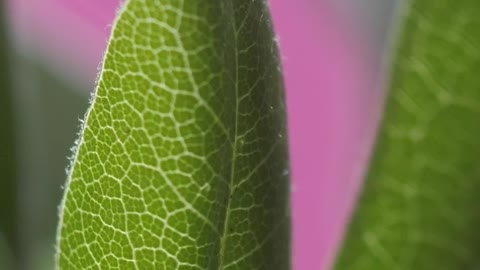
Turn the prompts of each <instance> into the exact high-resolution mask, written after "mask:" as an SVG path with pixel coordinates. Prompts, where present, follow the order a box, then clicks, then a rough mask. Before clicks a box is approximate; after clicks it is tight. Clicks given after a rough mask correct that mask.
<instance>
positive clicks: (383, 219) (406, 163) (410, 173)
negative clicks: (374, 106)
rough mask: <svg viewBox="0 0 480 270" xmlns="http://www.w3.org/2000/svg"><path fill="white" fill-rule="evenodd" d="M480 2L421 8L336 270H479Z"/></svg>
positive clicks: (403, 42)
mask: <svg viewBox="0 0 480 270" xmlns="http://www.w3.org/2000/svg"><path fill="white" fill-rule="evenodd" d="M479 11H480V2H479V1H477V0H457V1H451V0H438V1H420V0H418V1H413V2H411V5H410V6H409V9H408V12H407V13H408V15H407V17H406V18H405V20H406V21H405V24H404V28H403V33H402V35H401V37H400V39H399V45H398V49H397V52H396V53H397V54H396V58H395V61H394V66H393V69H392V71H393V74H392V78H391V86H390V88H391V89H390V94H389V98H388V100H387V104H386V112H385V115H384V121H383V126H382V127H381V131H380V134H379V138H378V141H377V147H376V151H375V153H374V157H373V161H372V163H371V167H370V171H369V174H368V177H367V179H366V183H365V186H364V190H363V192H362V194H361V196H360V201H359V202H358V206H357V209H356V211H355V214H354V217H353V220H352V221H351V224H350V227H349V230H348V233H347V236H346V239H345V241H344V243H343V248H342V249H341V250H340V254H339V257H338V260H337V264H336V267H335V269H338V270H355V269H362V270H364V269H371V270H375V269H392V270H403V269H405V270H407V269H408V270H410V269H415V270H426V269H432V270H433V269H435V270H442V269H445V270H447V269H448V270H451V269H456V270H462V269H477V268H478V267H479V265H480V261H479V259H478V258H479V254H480V231H479V228H480V196H479V195H478V194H479V193H480V159H479V157H480V139H479V138H480V76H479V75H478V72H479V70H480V35H479V32H478V31H479V29H480V16H479V14H478V12H479Z"/></svg>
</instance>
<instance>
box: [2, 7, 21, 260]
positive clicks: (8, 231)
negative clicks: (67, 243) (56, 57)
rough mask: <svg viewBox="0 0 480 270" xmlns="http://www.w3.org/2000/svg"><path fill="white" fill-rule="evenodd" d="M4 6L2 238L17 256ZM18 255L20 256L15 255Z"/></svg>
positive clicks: (11, 109)
mask: <svg viewBox="0 0 480 270" xmlns="http://www.w3.org/2000/svg"><path fill="white" fill-rule="evenodd" d="M3 5H4V3H3V2H2V1H0V125H1V127H0V234H2V233H3V235H4V236H5V242H6V244H8V246H9V247H10V249H12V250H13V252H14V253H17V252H18V232H17V220H18V218H17V196H16V194H17V172H16V170H17V167H16V166H17V162H16V161H17V160H16V159H17V155H16V148H15V141H16V140H15V123H14V115H13V97H12V95H13V93H12V91H11V82H10V71H9V59H8V58H9V54H8V52H7V51H8V50H9V49H10V46H9V44H8V41H7V33H6V27H5V25H6V19H5V14H4V6H3ZM15 255H18V254H15Z"/></svg>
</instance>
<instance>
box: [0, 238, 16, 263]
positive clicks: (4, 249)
mask: <svg viewBox="0 0 480 270" xmlns="http://www.w3.org/2000/svg"><path fill="white" fill-rule="evenodd" d="M0 269H5V270H8V269H14V268H13V258H12V254H11V250H10V247H9V245H8V244H7V242H6V241H5V238H4V237H3V234H2V233H0Z"/></svg>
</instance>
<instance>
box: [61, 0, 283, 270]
mask: <svg viewBox="0 0 480 270" xmlns="http://www.w3.org/2000/svg"><path fill="white" fill-rule="evenodd" d="M277 58H278V57H277V48H276V43H275V41H274V38H273V33H272V29H271V22H270V18H269V15H268V9H267V6H266V1H264V0H262V1H260V0H253V1H245V0H222V1H178V0H171V1H160V0H128V1H126V3H125V4H124V6H123V7H122V8H121V10H120V12H119V15H118V18H117V20H116V22H115V24H114V27H113V32H112V36H111V38H110V42H109V45H108V49H107V53H106V56H105V60H104V63H103V68H102V73H101V75H100V79H99V83H98V87H97V90H96V95H95V97H94V99H93V103H92V106H91V108H90V110H89V111H88V113H87V116H86V121H85V124H84V127H83V129H82V132H81V138H80V141H79V142H78V149H77V152H76V154H75V157H74V160H73V165H72V170H71V172H70V175H69V181H68V184H67V190H66V194H65V198H64V202H63V205H62V207H61V211H62V216H61V221H60V226H59V234H58V254H57V267H58V268H59V269H119V268H120V269H169V270H170V269H288V268H289V207H288V163H287V147H286V134H285V116H284V114H285V112H284V110H285V106H284V98H283V95H284V94H283V90H282V80H281V74H280V68H279V63H278V59H277Z"/></svg>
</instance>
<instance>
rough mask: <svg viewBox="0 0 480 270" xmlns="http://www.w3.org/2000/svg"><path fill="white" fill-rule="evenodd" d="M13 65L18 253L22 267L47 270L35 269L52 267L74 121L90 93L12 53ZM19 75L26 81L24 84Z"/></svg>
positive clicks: (38, 64)
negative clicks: (17, 156)
mask: <svg viewBox="0 0 480 270" xmlns="http://www.w3.org/2000/svg"><path fill="white" fill-rule="evenodd" d="M15 62H16V69H15V70H14V71H15V76H14V86H15V91H16V93H17V94H16V95H15V96H16V99H17V102H18V104H19V106H17V110H16V111H15V114H16V116H17V120H18V125H19V134H18V141H19V142H20V145H19V157H20V159H19V160H20V162H19V167H20V173H19V177H18V181H19V188H20V189H21V193H20V198H19V213H20V214H19V215H20V220H21V221H22V222H21V224H19V230H20V231H21V232H22V238H21V247H22V255H24V257H25V261H26V263H25V269H51V267H50V268H48V267H42V268H39V267H38V265H39V264H41V265H50V266H52V267H53V264H52V263H53V254H54V243H55V232H56V228H57V221H58V205H59V204H60V200H61V196H62V193H63V191H62V186H63V185H64V183H65V181H66V173H65V169H66V167H67V165H68V164H69V161H68V157H70V156H71V151H70V148H71V147H72V146H73V145H74V141H75V139H76V137H77V132H78V130H79V124H80V121H79V119H81V118H83V115H84V113H85V112H86V109H87V105H88V93H89V91H87V90H89V89H80V88H86V87H88V86H82V85H78V84H74V83H72V82H68V81H65V80H64V76H62V74H58V73H53V72H52V71H51V70H50V69H49V68H47V67H45V66H44V65H42V64H40V63H38V62H37V61H36V60H35V59H32V58H29V57H23V56H18V55H17V56H16V59H15ZM23 76H27V77H28V78H29V80H27V81H26V80H23V79H22V78H23ZM93 80H94V78H92V81H93ZM92 89H93V88H92Z"/></svg>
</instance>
